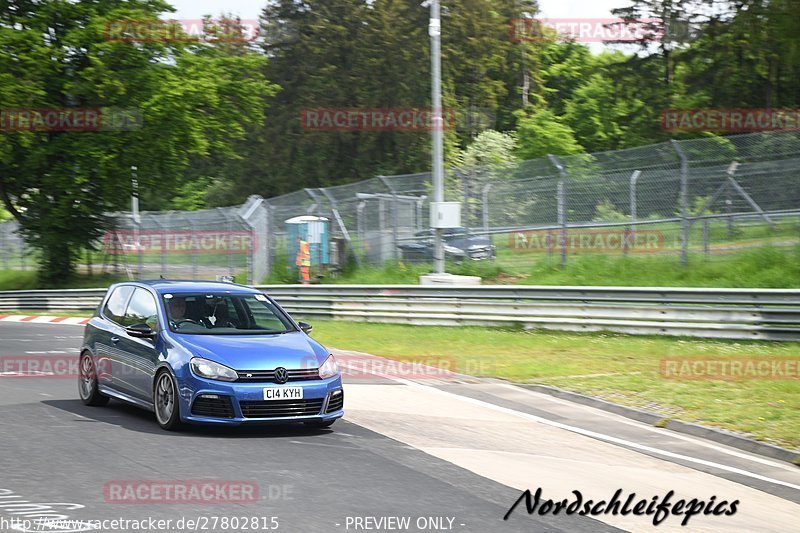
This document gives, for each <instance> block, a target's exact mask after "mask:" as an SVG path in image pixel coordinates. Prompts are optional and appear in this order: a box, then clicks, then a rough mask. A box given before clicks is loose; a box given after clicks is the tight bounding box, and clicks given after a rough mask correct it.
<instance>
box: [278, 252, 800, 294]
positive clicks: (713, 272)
mask: <svg viewBox="0 0 800 533" xmlns="http://www.w3.org/2000/svg"><path fill="white" fill-rule="evenodd" d="M527 259H528V261H527V262H526V263H525V264H511V263H510V262H509V261H507V260H504V258H503V256H498V259H497V260H496V261H469V262H465V263H462V264H455V263H448V265H447V271H448V272H450V273H452V274H461V275H468V276H480V277H481V278H483V282H484V283H486V284H520V285H590V286H597V285H618V286H627V287H631V286H650V287H652V286H657V287H736V288H744V287H760V288H793V287H800V246H797V247H795V248H793V249H790V250H785V249H780V248H774V247H769V246H766V247H763V248H758V249H754V250H747V251H743V252H738V253H735V254H731V255H729V256H725V257H724V258H715V259H714V260H712V261H705V260H704V258H703V256H702V255H692V256H690V258H689V266H688V267H682V266H681V265H680V260H679V258H678V257H677V256H633V255H631V256H619V255H616V256H612V255H599V254H592V255H573V256H570V257H569V260H568V261H567V266H566V267H565V268H562V267H561V265H560V263H559V260H558V257H557V255H556V256H555V257H548V256H546V255H544V256H543V255H539V256H536V257H533V256H527ZM431 271H432V265H430V264H427V263H424V264H419V263H405V262H403V261H394V262H389V263H387V264H385V265H384V266H362V267H357V268H352V269H350V270H348V271H347V272H344V273H341V274H339V275H338V276H336V277H326V278H323V280H322V282H323V283H357V284H389V283H410V284H417V283H419V276H421V275H422V274H427V273H429V272H431ZM266 282H267V283H297V282H296V281H295V280H294V278H293V273H291V272H290V271H289V270H288V268H286V269H285V271H283V270H282V271H281V272H280V273H279V274H277V275H273V276H272V277H271V278H270V279H268V280H267V281H266Z"/></svg>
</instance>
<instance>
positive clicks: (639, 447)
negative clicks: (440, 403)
mask: <svg viewBox="0 0 800 533" xmlns="http://www.w3.org/2000/svg"><path fill="white" fill-rule="evenodd" d="M370 373H371V374H375V375H376V376H380V377H384V378H387V379H390V380H393V381H396V382H398V383H402V384H403V385H407V386H409V387H412V388H416V389H424V390H428V391H430V392H433V393H434V394H439V395H442V396H447V397H449V398H453V399H457V400H460V401H462V402H466V403H471V404H473V405H478V406H480V407H484V408H486V409H491V410H493V411H497V412H499V413H505V414H508V415H511V416H516V417H518V418H523V419H525V420H530V421H533V422H538V423H540V424H544V425H546V426H551V427H555V428H559V429H563V430H566V431H570V432H572V433H577V434H579V435H584V436H586V437H590V438H593V439H597V440H601V441H605V442H610V443H612V444H617V445H619V446H627V447H629V448H633V449H635V450H639V451H642V452H649V453H653V454H656V455H661V456H663V457H669V458H671V459H678V460H681V461H687V462H690V463H695V464H699V465H703V466H708V467H711V468H716V469H719V470H723V471H725V472H730V473H732V474H738V475H741V476H745V477H749V478H752V479H757V480H759V481H766V482H767V483H772V484H775V485H781V486H784V487H789V488H791V489H795V490H798V491H800V485H795V484H794V483H789V482H787V481H781V480H780V479H773V478H771V477H767V476H762V475H760V474H756V473H753V472H750V471H747V470H742V469H741V468H735V467H732V466H728V465H723V464H720V463H715V462H713V461H706V460H705V459H698V458H696V457H691V456H688V455H683V454H680V453H674V452H670V451H667V450H662V449H660V448H654V447H652V446H645V445H644V444H639V443H638V442H633V441H629V440H625V439H620V438H618V437H612V436H611V435H606V434H604V433H598V432H596V431H590V430H588V429H583V428H579V427H576V426H570V425H568V424H562V423H561V422H554V421H553V420H548V419H546V418H542V417H540V416H536V415H532V414H529V413H524V412H522V411H516V410H514V409H509V408H507V407H501V406H499V405H494V404H492V403H489V402H484V401H482V400H476V399H475V398H470V397H468V396H461V395H459V394H455V393H452V392H447V391H443V390H441V389H437V388H436V387H429V386H427V385H422V384H420V383H415V382H413V381H409V380H407V379H403V378H398V377H393V376H388V375H384V374H380V373H378V372H370Z"/></svg>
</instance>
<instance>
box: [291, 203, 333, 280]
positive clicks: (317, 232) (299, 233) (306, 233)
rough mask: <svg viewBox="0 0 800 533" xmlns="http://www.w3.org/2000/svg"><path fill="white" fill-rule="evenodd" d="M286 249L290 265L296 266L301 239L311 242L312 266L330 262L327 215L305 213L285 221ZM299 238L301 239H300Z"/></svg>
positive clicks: (328, 221)
mask: <svg viewBox="0 0 800 533" xmlns="http://www.w3.org/2000/svg"><path fill="white" fill-rule="evenodd" d="M285 224H286V240H287V243H286V249H287V250H288V251H289V267H290V268H292V269H294V268H296V265H295V260H296V259H297V254H298V252H299V251H300V242H299V241H300V240H304V241H306V242H307V243H309V248H310V250H311V266H312V268H313V267H319V266H322V265H328V264H330V250H329V242H328V241H329V239H330V225H331V224H330V220H328V219H327V218H325V217H317V216H313V215H303V216H299V217H293V218H290V219H288V220H286V221H285ZM298 238H299V239H298Z"/></svg>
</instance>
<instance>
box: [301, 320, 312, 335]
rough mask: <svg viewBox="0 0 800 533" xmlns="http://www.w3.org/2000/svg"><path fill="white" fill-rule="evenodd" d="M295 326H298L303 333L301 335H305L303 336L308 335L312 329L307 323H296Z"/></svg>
mask: <svg viewBox="0 0 800 533" xmlns="http://www.w3.org/2000/svg"><path fill="white" fill-rule="evenodd" d="M297 325H298V326H300V329H301V330H302V331H303V333H305V334H308V333H309V332H310V331H311V330H312V329H314V328H313V327H312V326H311V324H309V323H308V322H298V323H297Z"/></svg>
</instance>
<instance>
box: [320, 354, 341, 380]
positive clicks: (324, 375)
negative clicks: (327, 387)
mask: <svg viewBox="0 0 800 533" xmlns="http://www.w3.org/2000/svg"><path fill="white" fill-rule="evenodd" d="M338 373H339V365H337V364H336V358H335V357H334V356H333V355H329V356H328V358H327V359H325V362H324V363H322V366H321V367H319V378H320V379H328V378H332V377H333V376H335V375H336V374H338Z"/></svg>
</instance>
